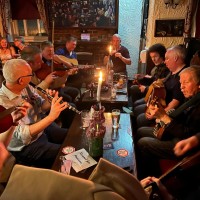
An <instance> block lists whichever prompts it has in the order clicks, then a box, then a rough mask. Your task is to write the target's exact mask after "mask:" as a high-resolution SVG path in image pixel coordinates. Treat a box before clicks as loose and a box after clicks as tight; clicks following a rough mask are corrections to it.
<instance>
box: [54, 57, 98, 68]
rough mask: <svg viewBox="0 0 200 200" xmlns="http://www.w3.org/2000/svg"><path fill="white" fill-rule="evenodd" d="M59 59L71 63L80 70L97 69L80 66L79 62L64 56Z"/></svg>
mask: <svg viewBox="0 0 200 200" xmlns="http://www.w3.org/2000/svg"><path fill="white" fill-rule="evenodd" d="M58 56H59V58H60V59H61V60H63V61H65V62H69V63H71V64H72V65H73V67H77V68H78V69H92V68H95V65H79V64H78V60H77V59H74V58H67V57H66V56H63V55H58Z"/></svg>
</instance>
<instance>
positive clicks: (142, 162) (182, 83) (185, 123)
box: [131, 44, 200, 194]
mask: <svg viewBox="0 0 200 200" xmlns="http://www.w3.org/2000/svg"><path fill="white" fill-rule="evenodd" d="M162 48H163V51H160V52H159V51H158V50H159V49H162ZM152 50H153V51H152ZM148 51H149V54H150V56H151V58H152V61H153V62H154V64H155V65H156V67H157V65H158V66H159V65H160V64H162V65H163V66H164V67H165V68H166V69H168V70H169V73H168V74H167V71H168V70H164V68H163V70H164V71H163V74H159V75H160V76H161V77H155V78H154V74H153V78H154V82H153V83H152V81H151V82H150V84H151V85H150V84H147V85H145V84H144V86H143V83H145V81H146V78H147V79H148V78H149V76H148V75H146V76H143V77H145V79H144V78H143V77H140V78H141V79H140V78H139V79H138V75H136V76H137V77H136V79H137V80H136V81H135V82H134V84H135V83H137V85H133V86H132V93H131V95H132V99H133V102H132V103H133V104H132V106H133V119H135V124H133V126H136V130H137V131H136V132H135V133H133V134H134V135H133V136H134V142H135V145H136V147H135V150H136V160H137V170H138V178H139V179H143V178H144V177H146V176H160V175H161V171H160V163H159V161H160V160H161V159H169V160H177V162H178V161H180V160H181V159H182V158H184V157H186V156H187V155H190V154H193V153H194V152H196V151H199V132H200V130H199V126H198V123H199V121H200V119H199V91H200V85H199V83H200V81H199V79H200V65H199V56H198V51H197V52H196V53H195V55H194V56H193V58H192V59H191V62H190V66H189V67H188V66H186V64H185V59H186V53H185V49H184V47H183V46H181V45H177V46H173V47H170V48H168V49H167V50H166V52H165V51H164V46H163V45H161V44H155V45H152V46H151V47H150V48H149V50H148ZM161 52H162V53H163V52H165V53H164V54H161ZM154 54H155V57H157V63H156V60H155V59H154ZM161 55H162V56H161ZM157 69H159V68H157ZM154 72H155V71H154ZM159 72H161V71H159ZM165 72H166V73H165ZM158 79H159V80H158ZM140 81H141V83H140ZM142 81H143V82H142ZM160 83H161V85H159V84H160ZM149 85H150V86H149ZM156 85H157V86H158V87H157V88H156ZM152 86H155V88H153V89H152V88H151V90H150V87H152ZM145 88H147V90H145ZM162 88H164V90H165V91H164V93H163V91H162ZM149 91H151V93H150V94H149V93H148V92H149ZM143 93H144V94H143ZM162 93H163V94H164V95H162ZM148 94H149V96H147V95H148ZM139 97H141V99H139ZM144 97H145V98H144ZM147 97H148V101H147V99H146V98H147ZM138 99H139V100H138ZM163 99H164V101H165V102H164V103H163ZM147 166H148V167H147ZM194 173H196V172H194ZM196 176H197V177H198V173H197V174H196ZM194 184H196V185H195V187H197V185H198V184H197V183H196V182H195V183H194ZM191 185H193V184H191ZM190 189H191V188H190ZM188 190H189V189H188ZM185 192H186V191H185ZM183 194H186V193H183Z"/></svg>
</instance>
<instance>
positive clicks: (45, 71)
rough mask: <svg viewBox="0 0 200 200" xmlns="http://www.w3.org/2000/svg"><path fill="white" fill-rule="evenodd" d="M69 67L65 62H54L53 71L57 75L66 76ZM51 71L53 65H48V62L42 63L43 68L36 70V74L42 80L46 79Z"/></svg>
mask: <svg viewBox="0 0 200 200" xmlns="http://www.w3.org/2000/svg"><path fill="white" fill-rule="evenodd" d="M67 69H68V68H67V67H66V66H65V65H63V64H57V63H53V71H54V72H55V75H56V76H59V77H62V76H64V75H65V73H66V70H67ZM51 72H52V71H51V66H48V65H47V64H46V63H42V64H41V68H40V69H38V70H37V71H35V74H36V76H37V77H38V78H39V79H40V80H44V79H45V78H46V77H47V76H48V75H49V74H50V73H51Z"/></svg>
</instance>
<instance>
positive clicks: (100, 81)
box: [97, 72, 102, 102]
mask: <svg viewBox="0 0 200 200" xmlns="http://www.w3.org/2000/svg"><path fill="white" fill-rule="evenodd" d="M101 84H102V72H100V73H99V80H98V87H97V101H98V102H100V93H101Z"/></svg>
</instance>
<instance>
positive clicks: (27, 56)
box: [21, 45, 41, 62]
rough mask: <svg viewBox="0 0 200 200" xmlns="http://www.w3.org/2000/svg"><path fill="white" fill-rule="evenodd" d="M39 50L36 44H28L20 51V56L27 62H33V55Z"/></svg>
mask: <svg viewBox="0 0 200 200" xmlns="http://www.w3.org/2000/svg"><path fill="white" fill-rule="evenodd" d="M40 53H41V50H40V49H39V48H38V47H37V46H33V45H29V46H26V47H25V48H24V49H23V50H22V51H21V58H22V59H24V60H26V61H27V62H34V60H35V58H34V57H35V55H37V54H40Z"/></svg>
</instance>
